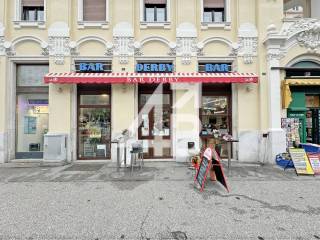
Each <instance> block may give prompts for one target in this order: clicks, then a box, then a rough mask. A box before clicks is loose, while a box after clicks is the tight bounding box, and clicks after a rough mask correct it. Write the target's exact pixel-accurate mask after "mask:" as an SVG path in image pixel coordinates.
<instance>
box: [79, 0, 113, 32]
mask: <svg viewBox="0 0 320 240" xmlns="http://www.w3.org/2000/svg"><path fill="white" fill-rule="evenodd" d="M105 1H106V19H105V21H84V20H83V0H78V11H77V12H78V18H77V19H78V29H84V28H102V29H109V18H110V14H109V13H110V11H109V9H110V4H109V3H110V1H109V0H105Z"/></svg>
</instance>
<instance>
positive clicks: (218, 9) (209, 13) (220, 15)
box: [202, 0, 226, 23]
mask: <svg viewBox="0 0 320 240" xmlns="http://www.w3.org/2000/svg"><path fill="white" fill-rule="evenodd" d="M225 5H226V4H225V0H203V19H202V21H203V22H204V23H221V22H225V18H226V17H225V15H226V6H225Z"/></svg>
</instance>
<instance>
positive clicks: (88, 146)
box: [78, 108, 111, 158]
mask: <svg viewBox="0 0 320 240" xmlns="http://www.w3.org/2000/svg"><path fill="white" fill-rule="evenodd" d="M110 120H111V113H110V109H107V108H80V110H79V126H78V128H79V136H78V137H79V157H80V158H107V157H110V146H111V145H110V136H111V135H110V129H111V124H110Z"/></svg>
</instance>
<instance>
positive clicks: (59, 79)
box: [44, 72, 258, 84]
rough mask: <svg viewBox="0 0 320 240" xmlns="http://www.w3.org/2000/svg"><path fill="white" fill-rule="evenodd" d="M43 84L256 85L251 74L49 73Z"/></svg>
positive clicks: (254, 78) (255, 80)
mask: <svg viewBox="0 0 320 240" xmlns="http://www.w3.org/2000/svg"><path fill="white" fill-rule="evenodd" d="M44 82H45V83H57V84H73V83H87V84H90V83H92V84H99V83H101V84H103V83H132V84H134V83H203V82H204V83H257V82H258V76H257V75H256V74H253V73H236V72H234V73H73V72H71V73H49V74H47V75H46V76H45V77H44Z"/></svg>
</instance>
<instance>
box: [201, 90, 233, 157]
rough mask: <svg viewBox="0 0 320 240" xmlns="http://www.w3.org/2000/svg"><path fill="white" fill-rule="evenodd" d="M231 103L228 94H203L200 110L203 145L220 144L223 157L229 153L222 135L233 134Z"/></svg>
mask: <svg viewBox="0 0 320 240" xmlns="http://www.w3.org/2000/svg"><path fill="white" fill-rule="evenodd" d="M229 104H230V103H229V97H228V96H203V97H202V108H201V110H200V117H201V124H202V128H201V132H200V136H201V137H202V140H203V146H205V145H209V144H210V145H216V146H219V147H220V148H221V149H218V150H220V154H221V156H222V157H226V155H227V146H226V144H225V143H224V141H223V140H222V137H223V136H224V135H228V134H231V126H230V125H231V124H230V122H231V121H230V120H231V119H230V118H231V117H230V111H229V107H230V106H229Z"/></svg>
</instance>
